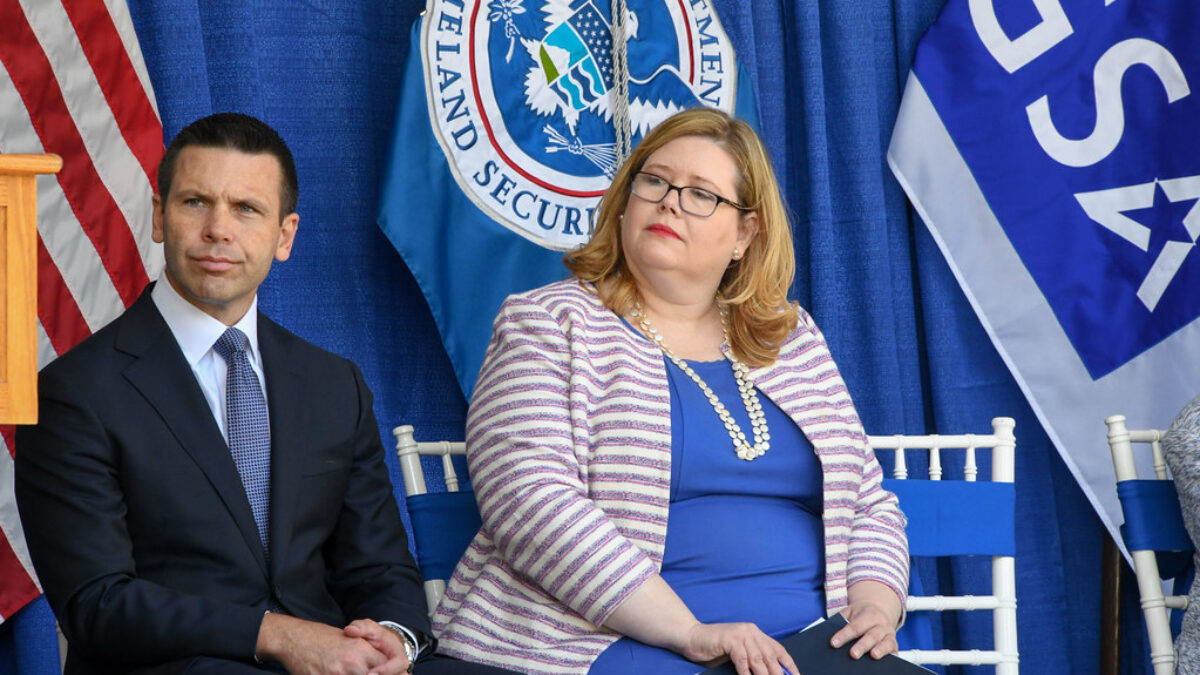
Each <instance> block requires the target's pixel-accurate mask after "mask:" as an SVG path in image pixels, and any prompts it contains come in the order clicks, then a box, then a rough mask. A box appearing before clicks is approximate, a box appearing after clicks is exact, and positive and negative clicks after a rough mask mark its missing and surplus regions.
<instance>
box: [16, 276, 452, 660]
mask: <svg viewBox="0 0 1200 675" xmlns="http://www.w3.org/2000/svg"><path fill="white" fill-rule="evenodd" d="M258 327H259V328H258V330H259V336H258V339H259V347H260V349H261V352H262V361H263V371H264V375H265V379H266V386H267V401H268V405H269V406H270V416H271V451H272V460H271V485H272V489H271V538H270V541H271V555H270V565H268V564H267V557H266V556H265V555H264V554H263V550H262V545H261V544H260V543H259V538H258V534H257V530H256V528H255V524H254V517H253V515H252V514H251V511H250V504H249V502H248V500H247V498H246V495H245V492H244V490H243V488H242V484H241V481H240V479H239V477H238V473H237V469H236V467H235V466H234V463H233V459H232V457H231V456H230V453H229V448H228V447H227V445H226V443H225V439H224V438H223V436H222V435H221V432H220V429H219V428H218V426H217V423H216V422H215V420H213V416H212V413H211V412H210V409H209V407H208V404H207V403H206V402H205V399H204V395H203V393H202V392H201V390H200V386H199V384H197V382H196V379H195V376H194V375H193V373H192V371H191V368H190V367H189V366H188V364H187V361H186V360H185V358H184V356H183V352H182V351H181V350H180V348H179V346H178V344H177V343H176V341H175V339H174V336H173V335H172V334H171V331H170V329H169V328H168V327H167V324H166V322H165V321H164V320H163V318H162V316H161V315H160V314H159V312H158V309H157V308H156V307H155V305H154V302H153V301H152V300H151V298H150V289H149V288H147V289H146V291H145V292H144V293H143V294H142V295H141V297H140V298H139V299H138V300H137V301H136V302H135V303H134V305H133V306H132V307H130V308H129V310H128V311H126V312H125V313H124V314H123V315H122V316H121V317H120V318H118V319H116V320H115V321H113V322H112V323H111V324H110V325H108V326H106V327H105V328H104V329H102V330H100V331H98V332H97V333H96V334H95V335H93V336H92V337H90V338H88V339H87V340H86V341H84V342H83V343H81V344H80V345H79V346H78V347H76V348H75V349H73V350H71V351H70V352H68V353H67V354H65V355H63V356H62V357H60V358H59V359H57V360H56V361H54V362H53V363H52V364H50V365H49V366H47V367H46V368H45V369H43V371H42V373H41V375H40V378H39V388H40V389H39V396H40V411H39V413H40V414H39V422H38V424H37V425H36V426H30V427H22V428H20V429H19V430H18V432H17V448H18V451H17V459H16V493H17V502H18V506H19V508H20V512H21V519H22V522H23V524H24V529H25V534H26V538H27V540H28V544H29V549H30V554H31V555H32V557H33V562H34V567H35V568H36V570H37V573H38V576H39V578H40V579H41V582H42V584H43V587H44V589H45V593H46V597H47V598H48V599H49V601H50V604H51V606H52V607H53V608H54V611H55V614H56V615H57V616H58V619H59V622H60V624H61V626H62V629H63V632H64V633H65V634H66V636H67V639H68V641H69V643H70V648H69V650H68V662H67V668H66V672H67V673H68V675H77V674H84V673H110V672H125V671H128V670H131V669H135V668H142V667H152V669H153V667H155V666H160V665H164V666H165V668H164V669H174V667H173V666H172V665H171V664H176V665H178V664H179V663H186V662H187V661H188V660H190V659H192V658H193V657H196V656H208V657H219V658H229V659H238V660H250V659H252V657H253V653H254V646H255V641H256V639H257V634H258V628H259V625H260V623H261V621H262V616H263V613H264V611H266V610H267V609H268V608H269V607H271V606H272V604H276V605H278V606H280V607H282V608H283V610H284V611H286V612H287V613H289V614H292V615H294V616H297V617H301V618H304V619H311V620H314V621H321V622H324V623H328V624H331V625H333V626H338V627H341V626H344V625H345V624H346V623H348V622H349V621H352V620H354V619H357V618H371V619H376V620H384V619H386V620H391V621H396V622H398V623H401V624H403V625H406V626H408V627H411V628H412V629H414V630H417V631H421V632H423V633H425V634H427V635H428V634H431V631H430V629H429V625H428V621H427V618H426V617H427V615H426V607H425V600H424V595H423V592H422V590H421V585H420V576H419V573H418V572H417V569H416V566H415V564H414V562H413V559H412V557H411V555H410V554H409V551H408V543H407V539H406V537H405V533H404V527H403V525H402V523H401V520H400V513H399V509H398V507H397V505H396V501H395V499H394V498H393V494H392V485H391V482H390V480H389V478H388V473H387V470H386V468H385V465H384V454H383V453H384V449H383V446H382V445H381V443H380V439H379V431H378V427H377V425H376V421H375V415H374V413H373V412H372V397H371V394H370V392H369V391H368V389H367V387H366V385H365V384H364V382H363V378H362V375H361V373H360V372H359V370H358V368H356V367H355V366H354V364H352V363H351V362H349V361H347V360H346V359H343V358H341V357H338V356H335V355H333V354H330V353H329V352H326V351H324V350H322V349H319V348H317V347H315V346H313V345H311V344H309V343H307V342H305V341H304V340H301V339H300V338H298V337H296V336H295V335H293V334H292V333H290V332H288V331H286V330H284V329H283V328H281V327H280V326H279V325H278V324H275V323H274V322H272V321H270V320H269V319H267V318H266V317H265V316H261V315H260V317H259V322H258Z"/></svg>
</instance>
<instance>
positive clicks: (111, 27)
mask: <svg viewBox="0 0 1200 675" xmlns="http://www.w3.org/2000/svg"><path fill="white" fill-rule="evenodd" d="M0 152H4V153H10V154H17V153H43V152H49V153H54V154H57V155H60V156H61V157H62V159H63V166H62V170H61V171H60V172H59V173H58V175H57V176H41V177H39V178H38V247H37V275H38V302H37V305H38V307H37V313H38V325H37V330H38V362H39V364H40V365H42V366H45V365H46V364H47V363H49V362H50V361H51V360H53V359H54V358H55V357H56V356H57V355H58V354H62V353H63V352H65V351H67V350H68V349H70V348H71V347H73V346H75V344H76V343H78V342H79V341H81V340H83V339H84V338H85V337H87V336H88V335H90V334H91V333H92V331H94V330H97V329H99V328H100V327H101V326H103V325H105V324H106V323H108V322H109V321H111V320H112V319H113V318H115V317H116V316H117V315H118V314H120V313H121V312H122V311H124V309H125V307H127V306H128V305H129V304H130V303H132V302H133V301H134V299H136V298H137V296H138V294H139V293H141V291H142V288H143V287H145V285H146V283H147V282H148V281H149V280H150V279H151V278H153V277H155V276H157V275H158V271H159V270H160V269H162V249H161V247H159V246H157V245H155V244H154V243H152V242H151V239H150V225H151V222H150V221H151V210H150V209H151V195H152V194H153V192H154V175H155V171H156V170H157V168H158V161H159V159H160V158H161V157H162V154H163V141H162V124H161V123H160V122H159V118H158V112H157V111H156V110H155V103H154V92H153V90H152V89H151V87H150V77H149V75H148V73H147V71H146V65H145V63H143V61H142V52H141V49H140V48H139V47H138V42H137V36H136V35H134V32H133V22H132V20H131V19H130V17H129V11H128V10H127V9H126V7H125V3H124V1H123V0H118V1H115V2H101V1H99V0H62V1H61V2H60V1H58V0H0ZM0 432H3V433H2V436H0V438H2V442H0V535H3V536H2V537H0V621H3V620H4V619H6V618H8V617H9V616H11V615H12V614H13V613H14V612H16V611H17V610H18V609H20V608H21V607H22V606H24V605H25V604H26V603H27V602H29V601H30V600H31V599H33V598H35V597H37V595H38V594H39V593H40V590H39V589H38V586H37V581H36V577H35V576H34V574H33V566H32V564H31V563H30V560H29V551H28V549H27V548H26V547H25V541H24V533H23V530H22V529H21V521H20V518H19V516H18V514H17V508H16V502H15V500H14V499H13V456H14V454H15V452H19V451H20V450H19V448H14V447H13V435H12V427H9V426H6V427H3V428H0ZM47 613H48V612H47Z"/></svg>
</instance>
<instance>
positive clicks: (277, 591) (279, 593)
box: [271, 586, 283, 600]
mask: <svg viewBox="0 0 1200 675" xmlns="http://www.w3.org/2000/svg"><path fill="white" fill-rule="evenodd" d="M271 592H272V593H274V594H275V599H276V600H282V599H283V591H282V590H280V588H279V586H275V587H273V588H272V589H271Z"/></svg>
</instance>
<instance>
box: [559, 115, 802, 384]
mask: <svg viewBox="0 0 1200 675" xmlns="http://www.w3.org/2000/svg"><path fill="white" fill-rule="evenodd" d="M684 136H696V137H700V138H706V139H708V140H710V141H712V142H713V143H715V144H717V145H718V146H720V147H721V149H723V150H725V151H726V152H727V153H729V156H730V157H731V158H733V162H734V164H735V165H736V167H737V170H738V176H737V184H736V189H737V199H738V201H739V202H741V203H742V204H745V205H746V206H747V207H748V208H749V209H750V210H752V211H754V212H756V213H757V214H758V233H757V234H756V235H755V236H754V238H752V239H751V240H750V243H749V245H747V247H746V251H745V254H744V255H743V256H742V258H741V260H735V261H733V262H732V263H731V264H730V265H729V268H728V269H726V270H725V275H724V276H723V277H722V278H721V283H720V285H719V286H718V287H717V303H718V304H719V305H720V306H722V307H724V308H725V309H727V310H728V313H729V345H730V347H731V348H732V350H733V353H734V356H736V357H737V358H738V359H739V360H741V361H743V362H744V363H746V364H747V365H750V366H767V365H770V364H772V363H774V362H775V358H776V357H777V356H778V355H779V348H780V347H781V346H782V345H783V341H784V340H785V339H786V338H787V335H788V333H790V332H791V331H792V330H793V329H794V328H795V327H796V321H797V319H796V304H795V303H794V302H791V301H789V300H788V299H787V293H788V289H789V288H790V287H791V285H792V278H793V276H795V273H796V257H795V252H794V251H793V249H792V232H791V227H790V226H789V224H788V217H787V211H786V210H785V208H784V206H783V200H782V199H781V197H780V195H779V184H778V183H777V182H776V181H775V172H774V170H772V169H771V161H770V159H768V157H767V152H766V149H765V148H764V147H763V145H762V141H760V140H759V139H758V135H757V134H755V133H754V130H753V129H751V128H750V126H749V125H748V124H746V123H745V122H743V121H741V120H737V119H734V118H732V117H730V116H729V115H726V114H725V113H723V112H721V111H719V110H714V109H712V108H691V109H688V110H684V111H683V112H680V113H677V114H675V115H673V116H671V117H669V118H667V119H666V120H665V121H663V122H662V123H661V124H659V125H658V126H657V127H655V128H654V129H653V130H652V131H651V132H650V133H649V134H647V135H646V137H645V138H644V139H642V142H641V143H639V144H638V146H637V147H636V148H634V150H633V153H632V154H631V155H630V157H629V160H628V161H626V162H625V164H624V165H622V166H621V168H620V170H618V171H617V175H616V176H615V177H614V178H613V182H612V185H611V186H610V187H609V188H608V190H607V191H606V192H605V193H604V198H603V199H602V200H601V202H600V207H599V209H598V211H597V215H596V221H595V229H594V231H593V232H592V238H591V240H590V241H588V243H586V244H584V245H583V246H582V247H581V248H579V249H578V250H575V251H572V252H570V253H567V254H566V255H565V256H564V257H563V263H564V264H565V265H566V266H567V268H568V269H569V270H571V273H572V274H574V275H575V277H576V278H578V279H579V280H580V281H585V282H590V283H592V284H594V285H595V287H596V289H597V293H598V294H599V296H600V299H601V301H602V302H603V303H604V304H605V306H607V307H608V308H609V309H611V310H613V311H614V312H616V313H617V314H620V315H628V314H629V313H630V311H631V310H632V309H633V307H634V304H635V303H636V302H637V301H638V299H639V297H638V296H639V294H638V289H637V284H636V283H635V282H634V279H633V276H632V275H631V274H630V273H629V270H628V268H627V263H626V261H625V254H624V251H622V250H621V214H623V213H624V212H625V207H626V205H627V204H628V203H629V196H630V186H631V185H632V182H633V176H634V174H636V173H637V172H638V171H641V169H642V165H643V164H645V162H646V160H647V159H648V158H649V157H650V155H652V154H653V153H654V152H655V151H656V150H658V149H659V148H661V147H662V146H664V145H666V144H667V143H669V142H671V141H673V140H675V139H676V138H681V137H684ZM743 217H745V216H743Z"/></svg>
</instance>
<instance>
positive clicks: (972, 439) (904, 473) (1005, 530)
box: [868, 417, 1019, 675]
mask: <svg viewBox="0 0 1200 675" xmlns="http://www.w3.org/2000/svg"><path fill="white" fill-rule="evenodd" d="M1014 426H1015V422H1014V421H1013V420H1012V419H1011V418H1008V417H997V418H995V419H993V420H992V433H991V434H980V435H976V434H964V435H925V436H869V437H868V441H869V442H870V444H871V447H872V448H873V449H874V450H875V451H876V453H879V452H880V451H892V452H894V457H895V460H894V462H893V465H894V468H893V477H892V478H890V479H885V480H884V487H885V488H887V489H888V490H890V491H892V492H894V493H896V496H897V497H898V498H899V500H900V508H901V509H902V510H903V511H904V514H905V516H906V517H907V518H908V529H907V532H908V540H909V553H910V554H911V555H913V556H938V557H945V556H960V555H989V556H991V558H992V592H991V595H986V596H982V595H961V596H945V595H936V596H920V595H909V597H908V604H907V609H908V611H909V612H924V611H934V612H943V611H978V610H990V611H991V613H992V630H993V637H994V641H993V648H992V649H990V650H982V649H939V650H926V649H909V650H904V651H901V652H900V656H902V657H903V658H905V659H906V660H908V661H911V662H913V663H920V664H940V665H987V664H990V665H994V666H995V667H996V671H995V672H996V673H997V675H1015V674H1016V673H1017V672H1018V661H1019V659H1018V653H1017V593H1016V569H1015V561H1014V558H1013V554H1014V551H1015V547H1016V536H1015V530H1014V512H1015V506H1016V497H1015V492H1014V488H1013V464H1014V457H1015V454H1016V440H1015V437H1014V436H1013V427H1014ZM981 449H990V451H991V462H990V465H991V471H990V474H991V475H990V479H989V478H981V477H980V473H981V470H980V463H979V461H978V458H977V450H981ZM913 453H920V454H922V455H925V456H926V458H927V463H928V475H927V476H924V477H915V476H912V475H910V464H912V463H913V460H914V459H916V458H915V457H913V456H912V455H913ZM960 455H961V460H962V465H963V471H962V475H963V478H962V479H961V480H958V479H956V480H949V479H944V478H943V474H945V473H947V472H946V471H945V470H944V467H945V466H946V464H947V462H949V461H957V460H958V459H959V456H960ZM955 473H957V472H955Z"/></svg>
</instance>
